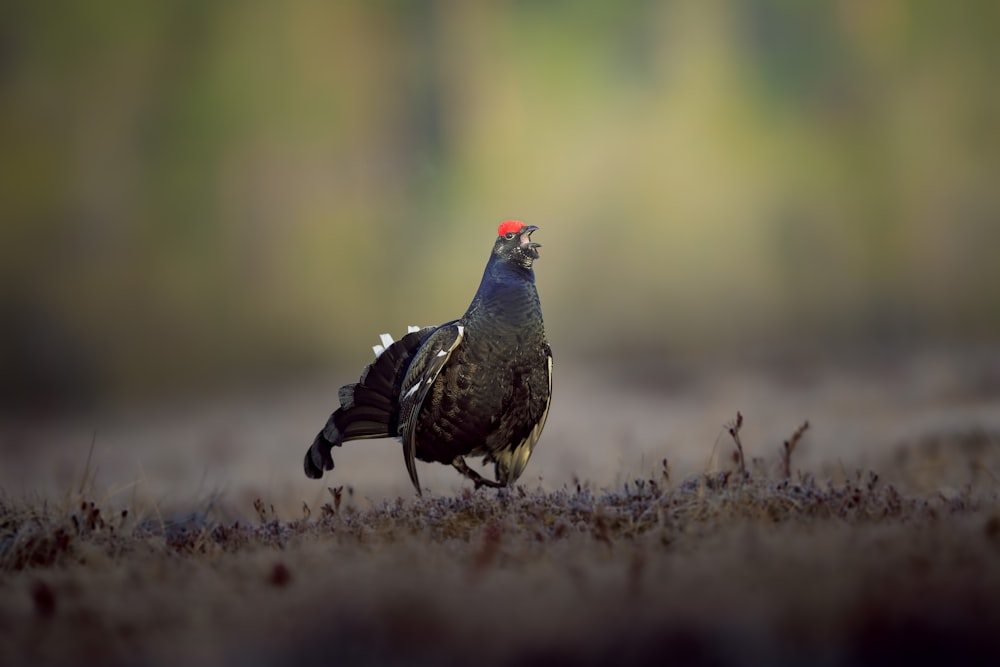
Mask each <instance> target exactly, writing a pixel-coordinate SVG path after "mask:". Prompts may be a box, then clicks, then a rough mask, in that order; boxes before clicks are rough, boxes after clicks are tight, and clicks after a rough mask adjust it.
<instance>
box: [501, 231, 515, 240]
mask: <svg viewBox="0 0 1000 667" xmlns="http://www.w3.org/2000/svg"><path fill="white" fill-rule="evenodd" d="M515 236H517V234H515V233H514V232H507V233H506V234H504V238H506V239H508V240H510V239H512V238H514V237H515Z"/></svg>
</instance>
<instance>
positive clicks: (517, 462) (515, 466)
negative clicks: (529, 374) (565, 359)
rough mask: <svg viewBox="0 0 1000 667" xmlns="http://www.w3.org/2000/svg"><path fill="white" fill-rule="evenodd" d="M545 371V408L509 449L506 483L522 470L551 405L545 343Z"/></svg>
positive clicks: (549, 362)
mask: <svg viewBox="0 0 1000 667" xmlns="http://www.w3.org/2000/svg"><path fill="white" fill-rule="evenodd" d="M545 372H546V375H547V377H546V382H547V385H546V386H547V387H548V391H547V392H546V395H545V408H544V409H543V410H542V415H541V417H539V419H538V422H536V423H535V425H534V426H533V427H532V428H531V431H529V432H528V435H527V436H526V437H525V438H524V440H522V441H521V442H519V443H518V444H517V445H516V446H515V447H514V448H513V450H511V453H510V464H509V467H508V469H507V480H506V483H507V484H513V483H514V482H515V481H517V478H518V477H520V476H521V473H523V472H524V469H525V467H527V465H528V459H529V458H531V452H532V450H534V448H535V443H537V442H538V438H539V437H540V436H541V435H542V429H543V428H545V420H546V419H548V417H549V407H550V406H551V405H552V348H550V347H549V346H548V344H547V343H546V345H545ZM498 481H500V480H498Z"/></svg>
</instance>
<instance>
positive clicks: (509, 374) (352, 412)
mask: <svg viewBox="0 0 1000 667" xmlns="http://www.w3.org/2000/svg"><path fill="white" fill-rule="evenodd" d="M537 230H538V227H536V226H534V225H528V224H525V223H524V222H522V221H520V220H505V221H503V222H502V223H500V225H499V227H498V228H497V237H496V240H495V241H494V243H493V249H492V251H491V253H490V256H489V260H488V261H487V263H486V269H485V270H484V271H483V277H482V280H481V282H480V283H479V289H478V290H477V291H476V294H475V296H474V297H473V298H472V302H471V303H470V304H469V307H468V309H467V310H466V311H465V314H464V315H462V316H461V317H460V318H458V319H457V320H452V321H450V322H446V323H444V324H442V325H440V326H436V327H422V328H421V327H409V328H408V330H407V333H406V335H404V336H403V337H402V338H400V339H399V340H398V341H394V340H393V338H392V336H390V335H389V334H382V335H381V336H380V343H379V344H378V345H375V346H374V347H373V348H372V350H373V351H374V352H375V360H374V361H373V362H371V363H370V364H368V366H366V367H365V369H364V370H363V372H362V373H361V378H360V379H359V381H358V382H356V383H353V384H348V385H344V386H343V387H341V388H340V391H339V393H338V399H339V403H340V405H339V407H337V409H336V410H334V412H333V413H332V414H331V415H330V417H329V419H328V420H327V422H326V425H325V426H324V427H323V429H322V430H321V431H320V432H319V433H318V434H317V435H316V438H315V440H314V441H313V443H312V445H311V446H310V447H309V449H308V450H307V451H306V455H305V462H304V467H305V473H306V476H307V477H309V478H312V479H319V478H321V477H322V476H323V472H324V471H328V470H333V467H334V463H333V458H332V454H331V450H332V448H333V447H339V446H341V445H342V444H343V443H345V442H348V441H350V440H362V439H369V438H398V439H399V441H400V442H401V444H402V447H403V459H404V462H405V464H406V470H407V472H408V473H409V477H410V481H411V482H412V483H413V487H414V488H415V489H416V492H417V495H418V496H420V495H422V492H421V487H420V479H419V476H418V474H417V468H416V462H415V461H416V460H420V461H424V462H428V463H433V462H437V463H442V464H445V465H451V466H453V467H454V468H455V469H456V470H457V471H458V472H460V473H461V474H462V475H463V476H465V477H467V478H468V479H470V480H472V482H473V484H474V488H475V489H479V488H480V487H482V486H487V487H494V488H503V487H508V486H511V485H513V484H514V482H516V481H517V479H518V478H519V477H520V476H521V474H522V473H523V472H524V469H525V467H526V466H527V465H528V459H530V458H531V454H532V452H533V451H534V449H535V446H536V445H537V444H538V439H539V437H540V436H541V434H542V429H543V428H544V427H545V421H546V419H547V418H548V414H549V407H550V405H551V402H552V349H551V347H550V346H549V343H548V340H547V339H546V336H545V326H544V324H543V321H542V308H541V303H540V301H539V298H538V290H537V289H536V287H535V273H534V261H535V260H536V259H538V257H539V255H538V248H540V247H541V244H539V243H536V242H534V241H533V240H532V239H531V235H532V234H534V233H535V232H536V231H537ZM466 457H481V458H482V461H483V463H484V464H487V465H488V464H490V463H492V464H493V469H494V470H493V473H494V474H493V476H494V479H488V478H487V477H484V476H483V475H480V474H479V473H478V472H476V471H475V470H473V469H472V468H470V467H469V464H468V463H467V462H466V460H465V459H466Z"/></svg>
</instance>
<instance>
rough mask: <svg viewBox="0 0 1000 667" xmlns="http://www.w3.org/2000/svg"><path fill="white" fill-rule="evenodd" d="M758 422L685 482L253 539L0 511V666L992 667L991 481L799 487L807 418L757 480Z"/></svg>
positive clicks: (220, 529)
mask: <svg viewBox="0 0 1000 667" xmlns="http://www.w3.org/2000/svg"><path fill="white" fill-rule="evenodd" d="M743 423H744V420H743V416H742V415H741V414H739V413H737V417H736V419H735V420H734V421H733V422H732V423H730V424H727V425H726V426H725V430H726V431H727V432H728V434H729V436H730V437H731V439H732V441H733V445H734V452H733V454H734V455H733V457H732V460H733V466H732V467H731V468H729V469H723V470H713V471H710V472H705V473H703V474H699V475H696V476H692V477H689V478H687V479H684V480H681V481H679V482H676V481H675V480H673V479H672V478H671V466H670V463H669V461H668V460H667V459H663V460H662V461H660V463H659V464H658V465H657V466H656V468H655V469H654V470H652V471H651V472H650V473H648V474H643V475H637V476H634V477H632V478H630V479H628V480H627V481H625V482H624V483H622V484H621V485H620V487H618V488H597V487H595V486H593V485H592V484H591V483H589V482H586V481H578V482H576V483H575V484H573V485H568V486H565V487H563V488H560V489H557V490H550V491H546V490H542V489H534V490H532V489H530V488H525V487H523V486H521V487H517V488H514V489H511V490H504V491H500V492H492V491H482V490H481V491H477V492H473V491H471V490H466V491H464V492H462V493H460V494H458V495H455V496H437V497H426V496H425V497H423V498H407V499H402V498H399V499H395V500H389V501H382V502H375V503H371V502H366V501H359V500H358V499H357V498H356V496H355V494H354V492H353V490H352V489H351V488H347V489H346V490H345V489H344V488H343V487H336V488H330V489H329V494H328V498H327V499H326V500H325V501H324V502H323V503H322V504H321V505H320V506H319V507H315V506H310V505H308V504H307V503H303V504H302V508H301V515H300V516H280V515H279V512H277V511H276V510H275V508H274V507H273V506H272V504H271V503H270V502H268V500H267V499H264V498H258V499H257V500H256V501H255V502H254V503H253V506H252V512H249V511H248V512H247V515H248V516H249V517H250V518H242V519H239V520H233V519H231V518H229V517H230V515H231V514H232V512H231V511H224V509H223V508H222V505H223V504H224V503H222V502H221V501H220V500H219V499H218V498H210V499H209V500H207V501H204V502H201V503H198V504H197V506H196V507H192V508H188V511H185V512H175V513H164V512H163V511H162V510H161V509H160V508H156V507H134V506H133V507H120V506H116V505H114V504H112V503H110V502H109V503H107V504H104V503H101V502H98V501H96V500H94V498H95V497H97V495H96V494H95V492H94V489H93V488H92V487H91V484H90V482H89V481H87V479H88V478H87V475H86V474H85V475H84V480H85V481H84V483H81V484H80V486H79V487H77V488H75V489H74V491H73V492H72V493H71V494H69V496H68V497H67V498H66V499H64V501H63V502H61V503H53V502H50V501H48V500H46V499H43V498H29V499H23V498H11V497H9V496H6V495H0V662H2V663H3V664H5V665H14V664H27V663H32V664H80V663H81V662H82V663H91V662H93V663H100V664H112V665H113V664H130V665H135V664H138V665H159V664H175V663H177V662H184V663H190V662H195V663H212V664H243V663H246V662H250V663H251V664H270V663H278V662H280V663H286V662H287V663H288V664H303V663H304V664H319V663H323V662H327V661H330V662H342V663H346V664H355V663H359V664H360V663H371V664H385V663H400V662H406V663H409V662H425V663H432V664H464V663H466V662H467V661H468V660H469V659H470V658H469V656H475V659H476V661H477V662H479V663H486V664H522V663H525V662H527V663H541V662H544V663H545V664H549V663H556V664H564V663H567V662H574V663H582V664H595V665H596V664H611V663H615V664H618V663H621V664H625V663H637V662H638V663H641V662H654V661H655V662H657V663H660V662H664V661H669V662H672V663H676V664H688V663H693V664H733V665H742V664H773V663H776V662H783V663H793V664H794V663H802V662H806V663H809V662H815V661H816V660H819V659H820V658H822V659H823V660H824V662H826V663H827V664H859V663H860V664H864V663H873V662H875V661H882V660H884V659H887V656H890V655H891V656H898V655H900V654H902V655H904V657H905V656H906V655H910V656H911V657H912V660H911V661H912V662H918V663H919V662H921V661H922V660H924V659H927V658H931V659H933V658H936V657H942V658H944V657H946V658H948V660H949V662H953V663H956V664H957V663H963V662H966V663H967V662H975V661H977V660H979V659H980V658H985V657H986V656H988V655H990V654H991V653H990V652H993V655H995V651H996V650H997V649H998V648H1000V644H998V641H997V639H996V637H998V634H997V632H996V631H997V630H998V629H1000V603H998V602H997V600H1000V504H998V491H1000V487H998V485H997V484H996V483H995V482H996V478H995V477H992V478H991V477H990V476H988V475H985V474H984V475H980V476H979V477H978V478H977V479H978V480H979V483H978V484H977V485H972V484H967V485H965V486H962V487H959V488H957V489H952V490H950V491H949V492H934V493H922V494H915V493H907V492H904V491H901V490H899V489H898V488H897V486H896V485H894V484H893V483H889V482H887V481H884V480H883V478H882V476H880V474H878V473H876V472H874V471H870V470H855V471H852V472H850V473H848V472H846V471H840V472H839V473H838V474H837V475H825V476H817V475H816V474H815V473H812V472H802V471H795V470H794V468H793V460H792V456H793V454H794V453H795V451H796V447H798V446H801V445H800V443H801V442H802V441H803V437H804V435H805V434H806V432H807V429H808V422H805V423H803V424H802V425H801V426H800V427H799V428H797V429H796V430H795V431H794V432H793V433H792V434H791V435H790V437H789V438H788V439H787V440H786V441H784V442H783V443H782V445H781V448H780V451H778V452H776V453H775V456H773V457H772V458H773V459H774V461H773V465H771V464H770V463H769V462H768V460H767V457H762V458H755V459H751V460H750V461H749V462H748V461H747V458H746V452H745V450H744V443H743V442H742V441H741V437H740V430H741V428H742V426H743ZM963 442H964V441H963ZM921 446H922V447H925V448H926V447H928V446H929V445H921ZM941 446H943V445H941V444H940V443H938V444H937V445H934V446H933V447H932V449H933V448H936V447H941ZM963 447H964V448H965V449H963ZM966 449H967V450H969V451H975V452H980V450H979V449H978V448H977V447H973V446H971V445H969V446H965V445H961V443H959V446H958V447H957V448H956V449H955V451H958V452H961V451H965V450H966ZM934 451H937V450H936V449H935V450H934ZM907 461H909V459H907ZM977 465H979V466H980V467H982V463H979V464H977ZM246 509H247V510H250V509H251V508H246ZM498 628H502V631H498ZM512 638H516V639H512Z"/></svg>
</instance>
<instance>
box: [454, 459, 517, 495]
mask: <svg viewBox="0 0 1000 667" xmlns="http://www.w3.org/2000/svg"><path fill="white" fill-rule="evenodd" d="M451 464H452V465H453V466H455V469H456V470H458V472H460V473H462V474H463V475H465V476H466V477H468V478H469V479H471V480H472V483H473V485H474V486H475V488H476V489H478V488H479V487H481V486H488V487H490V488H493V489H502V488H504V487H506V486H507V485H506V484H503V483H501V482H495V481H493V480H492V479H486V478H485V477H483V476H482V475H480V474H479V473H478V472H476V471H475V470H473V469H472V468H470V467H469V464H468V463H466V462H465V459H464V458H462V457H461V456H456V457H455V458H454V459H453V460H452V462H451Z"/></svg>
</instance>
